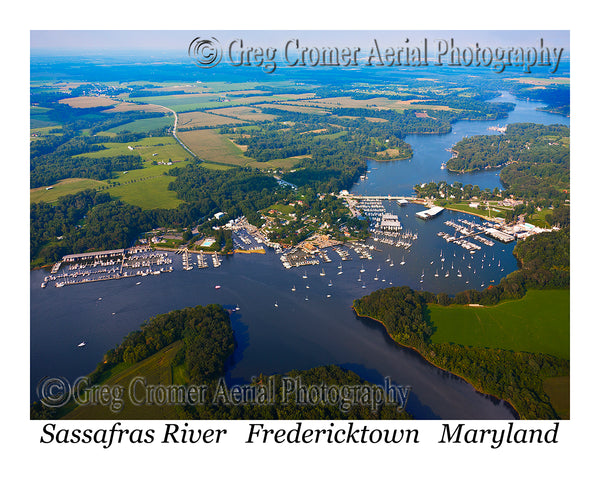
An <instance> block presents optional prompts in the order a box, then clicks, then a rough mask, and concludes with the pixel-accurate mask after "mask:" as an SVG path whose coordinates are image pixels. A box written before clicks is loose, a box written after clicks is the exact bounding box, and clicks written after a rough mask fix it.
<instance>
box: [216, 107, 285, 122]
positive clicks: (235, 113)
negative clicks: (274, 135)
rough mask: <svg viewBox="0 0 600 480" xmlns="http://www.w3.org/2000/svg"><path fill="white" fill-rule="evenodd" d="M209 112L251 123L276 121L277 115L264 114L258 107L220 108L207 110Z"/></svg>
mask: <svg viewBox="0 0 600 480" xmlns="http://www.w3.org/2000/svg"><path fill="white" fill-rule="evenodd" d="M207 112H209V113H214V114H217V115H218V114H221V115H227V116H230V117H236V118H239V119H240V120H247V121H249V122H263V121H265V120H274V119H275V118H276V116H275V115H270V114H267V113H262V110H260V108H256V107H228V108H219V109H217V110H207Z"/></svg>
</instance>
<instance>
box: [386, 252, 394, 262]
mask: <svg viewBox="0 0 600 480" xmlns="http://www.w3.org/2000/svg"><path fill="white" fill-rule="evenodd" d="M391 259H392V257H391V256H390V255H389V254H388V258H386V259H385V261H386V262H389V261H390V260H391Z"/></svg>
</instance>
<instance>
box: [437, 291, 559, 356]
mask: <svg viewBox="0 0 600 480" xmlns="http://www.w3.org/2000/svg"><path fill="white" fill-rule="evenodd" d="M569 303H570V291H569V290H530V291H528V292H527V294H526V295H525V296H524V297H523V298H521V299H519V300H507V301H504V302H501V303H499V304H498V305H494V306H480V307H470V306H466V305H450V306H447V307H444V306H440V305H430V306H429V310H430V312H431V321H432V322H433V324H434V326H435V333H434V334H433V336H432V338H431V339H432V341H433V342H434V343H457V344H460V345H466V346H477V347H490V348H502V349H505V350H513V351H522V352H533V353H547V354H550V355H555V356H557V357H560V358H567V359H568V358H569Z"/></svg>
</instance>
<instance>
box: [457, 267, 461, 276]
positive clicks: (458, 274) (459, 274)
mask: <svg viewBox="0 0 600 480" xmlns="http://www.w3.org/2000/svg"><path fill="white" fill-rule="evenodd" d="M456 276H457V277H459V278H460V277H462V273H460V268H459V269H458V273H457V274H456Z"/></svg>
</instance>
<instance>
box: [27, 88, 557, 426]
mask: <svg viewBox="0 0 600 480" xmlns="http://www.w3.org/2000/svg"><path fill="white" fill-rule="evenodd" d="M501 99H502V100H511V101H513V100H512V99H511V98H510V97H507V96H506V95H505V96H504V97H502V98H501ZM516 103H517V109H516V110H515V112H513V113H512V114H511V116H510V117H509V119H508V120H506V121H507V122H514V121H536V122H542V123H568V120H567V119H564V118H562V117H559V116H555V115H549V114H546V113H542V112H538V111H536V110H535V107H537V106H539V105H540V104H533V103H528V102H518V101H517V102H516ZM497 123H498V122H495V123H492V125H495V124H497ZM505 123H506V122H504V121H503V122H501V124H502V125H503V124H505ZM489 125H490V124H489V123H486V122H460V123H459V124H457V125H456V126H455V131H456V132H457V133H456V134H454V133H451V134H448V135H441V136H422V137H418V136H416V137H410V138H409V139H407V141H409V143H411V144H412V145H413V149H414V151H415V156H414V158H413V159H412V160H411V161H405V162H391V163H385V164H383V163H382V164H377V163H374V162H373V163H372V164H371V165H370V168H371V170H372V172H371V174H369V179H368V181H366V182H364V183H361V184H359V185H357V186H356V187H355V188H354V189H353V190H352V191H353V193H371V194H373V193H378V194H382V193H385V194H388V193H390V194H410V193H411V188H412V185H413V184H414V183H417V182H423V181H429V180H439V179H443V178H446V177H447V176H448V173H447V172H446V171H441V170H440V169H439V166H440V164H441V162H442V161H445V160H446V159H447V157H448V155H449V154H448V153H447V152H445V151H444V149H445V148H447V147H448V146H450V145H452V144H453V143H455V142H456V141H457V140H458V139H459V138H461V137H462V136H464V135H466V134H469V135H473V134H478V133H490V132H489V131H488V130H487V127H488V126H489ZM475 177H476V178H475ZM457 178H460V181H462V182H463V183H469V182H471V183H478V184H479V185H481V186H484V187H486V186H489V187H494V186H497V182H498V180H497V178H498V177H497V176H495V174H494V173H489V172H486V173H482V174H474V175H470V176H469V178H470V180H468V181H467V180H466V176H464V175H463V176H460V177H457ZM385 204H386V207H387V208H388V210H390V211H395V212H396V213H397V214H398V215H399V217H400V220H401V222H402V223H403V226H404V228H405V229H406V230H410V231H411V232H416V233H417V234H418V238H417V240H415V241H414V244H413V246H412V247H411V248H410V250H409V251H407V250H404V249H398V248H393V247H388V246H387V245H383V244H380V243H373V242H371V241H369V243H372V244H373V245H374V247H375V248H376V249H377V250H373V259H372V260H366V261H363V260H360V259H358V256H357V255H356V254H355V253H354V252H352V257H353V259H352V260H349V261H346V262H343V269H342V270H343V274H342V275H338V271H339V269H338V266H339V265H340V263H342V262H341V261H340V259H339V257H338V256H337V254H335V253H334V252H330V253H329V255H330V257H331V259H332V260H333V261H332V263H328V264H321V265H318V266H312V267H307V268H299V269H298V268H296V269H291V270H286V269H284V268H283V266H282V264H281V261H280V259H279V257H278V256H277V255H276V254H274V253H273V252H268V253H267V254H266V255H258V254H253V255H242V254H238V255H234V256H231V257H229V258H227V259H225V261H224V262H223V265H222V266H221V267H220V268H218V269H215V268H213V267H209V268H207V269H203V270H199V269H197V268H194V270H192V271H183V270H182V263H181V262H182V261H181V257H179V256H176V255H172V257H173V259H174V263H173V265H174V268H175V271H174V272H172V273H166V274H162V275H159V276H149V277H143V278H142V280H141V284H140V285H136V283H137V282H138V281H140V277H138V278H130V279H122V280H113V281H104V282H95V283H89V284H83V285H74V286H67V287H64V288H54V287H53V286H49V287H48V288H45V289H41V288H40V284H41V282H42V279H43V277H44V276H45V275H47V272H44V271H41V270H36V271H32V272H31V275H30V277H31V284H30V294H31V398H32V399H33V400H35V399H37V398H36V394H35V389H36V385H37V384H38V382H39V381H40V380H41V379H42V378H44V377H46V376H48V377H58V376H60V377H63V376H64V377H66V378H68V379H70V380H74V379H75V378H76V377H78V376H80V375H85V374H86V373H88V372H90V371H91V370H93V369H94V368H95V366H96V365H97V364H98V363H99V362H100V361H102V356H103V354H104V353H105V352H106V351H107V350H108V349H110V348H114V347H115V346H116V345H117V344H119V343H120V342H121V340H122V339H123V337H124V336H125V335H127V334H128V333H129V332H131V331H132V330H135V329H137V328H139V327H140V325H141V324H142V323H143V322H144V321H146V320H147V319H148V318H150V317H152V316H154V315H157V314H159V313H165V312H168V311H170V310H173V309H177V308H183V307H186V306H192V305H197V304H208V303H219V304H223V305H226V306H235V305H237V306H239V307H240V310H239V311H238V312H236V313H234V314H233V315H232V325H233V328H234V331H235V337H236V342H237V349H236V352H235V354H234V358H233V364H232V366H231V368H230V369H229V371H228V372H227V379H228V381H229V382H230V383H246V382H248V381H249V380H250V379H251V378H252V377H254V376H256V375H258V374H260V373H263V374H267V375H268V374H273V373H285V372H287V371H289V370H291V369H306V368H310V367H314V366H317V365H325V364H332V363H333V364H338V365H341V366H343V367H346V368H349V369H351V370H353V371H355V372H356V373H358V374H359V375H361V376H363V377H364V378H365V379H367V380H370V381H373V382H376V383H381V382H383V378H384V377H390V378H391V379H392V381H393V382H395V383H397V384H402V385H411V386H412V393H411V396H410V397H409V401H408V405H407V409H408V411H409V412H410V413H411V414H413V415H414V416H415V417H416V418H419V419H434V418H442V419H509V418H514V416H515V415H514V412H513V411H512V409H511V408H510V407H509V406H508V405H507V404H506V403H504V402H498V401H497V400H495V399H493V398H490V397H488V396H485V395H482V394H479V393H478V392H476V391H475V390H474V389H473V387H472V386H471V385H469V384H468V383H466V382H465V381H463V380H461V379H459V378H457V377H455V376H453V375H450V374H448V373H446V372H443V371H441V370H439V369H437V368H435V367H433V366H431V365H430V364H428V363H427V362H425V361H424V360H423V359H422V358H421V357H420V356H419V355H417V354H416V353H414V352H412V351H410V350H407V349H404V348H401V347H399V346H397V345H396V344H395V343H394V342H393V341H392V340H391V339H390V338H389V337H388V336H387V334H386V333H385V331H384V330H383V328H382V327H381V325H379V324H377V323H375V322H371V321H366V320H362V319H359V318H357V317H356V316H355V314H354V313H353V311H352V310H351V308H350V307H351V305H352V301H353V299H355V298H359V297H361V296H363V295H366V294H368V293H369V292H372V291H374V290H376V289H379V288H384V287H388V286H390V285H396V286H400V285H409V286H411V287H412V288H415V289H424V290H428V291H431V292H440V291H445V292H448V293H451V294H452V293H456V292H458V291H461V290H465V289H467V288H481V287H480V286H481V284H482V283H483V284H484V286H487V285H492V284H494V283H497V282H498V281H499V280H500V279H501V278H502V277H503V276H505V275H507V274H508V273H510V272H511V271H514V270H515V269H516V268H517V265H516V261H515V259H514V257H513V256H512V249H513V247H514V245H513V244H508V245H504V244H500V243H496V244H495V245H494V246H493V247H485V246H483V247H482V250H481V251H479V252H477V253H476V254H475V255H473V256H471V255H470V254H469V253H468V252H467V251H466V250H464V249H462V248H460V247H458V246H454V245H452V246H449V245H448V244H447V243H446V242H445V241H444V240H443V239H441V238H440V237H438V236H437V232H438V231H447V232H449V233H452V230H451V229H450V228H449V227H447V226H445V225H444V221H445V220H454V221H457V220H458V219H459V218H468V219H469V220H472V221H479V220H477V219H476V218H475V217H472V216H468V215H466V214H460V213H457V212H451V211H448V210H446V211H444V212H443V213H442V214H441V215H440V216H439V217H437V218H435V219H433V220H430V221H427V222H425V221H421V220H419V219H417V218H416V217H415V215H414V213H415V212H416V211H418V210H420V209H421V207H418V206H416V205H409V206H406V207H399V206H398V205H397V204H395V203H393V202H385ZM463 254H464V255H465V258H464V260H463ZM484 254H485V258H484ZM440 255H442V256H443V257H444V258H445V262H441V256H440ZM389 257H391V258H392V259H393V262H394V266H390V263H391V262H387V261H386V260H387V259H388V258H389ZM492 257H493V260H492ZM194 258H195V257H194ZM403 258H404V260H405V262H406V263H405V265H403V266H401V265H400V262H401V260H402V259H403ZM498 262H500V265H501V266H500V267H498ZM450 264H452V266H453V267H454V268H451V269H450V271H451V273H452V274H451V276H450V277H448V278H446V277H444V276H443V275H442V274H441V272H443V271H445V270H447V269H448V267H449V266H450ZM469 266H471V268H469ZM361 267H364V269H365V272H364V273H360V271H359V270H360V269H361ZM378 267H381V270H380V271H379V272H377V268H378ZM442 267H444V268H445V270H442ZM321 268H323V269H324V270H325V272H326V276H324V277H322V276H320V275H319V272H321ZM459 269H460V271H461V273H462V277H458V276H457V272H458V270H459ZM436 270H438V271H439V272H440V275H439V277H435V276H434V274H435V272H436ZM305 272H306V274H307V275H308V278H307V279H306V280H305V279H303V278H302V275H303V274H304V273H305ZM359 275H360V278H361V281H360V282H359V281H358V278H359ZM422 275H423V276H422ZM376 276H377V278H378V280H375V277H376ZM421 278H423V282H422V283H421V282H420V280H421ZM330 279H331V280H332V282H333V286H332V287H328V286H327V285H328V282H329V280H330ZM383 280H385V282H384V281H383ZM467 281H468V282H469V283H467ZM363 284H364V286H365V288H362V285H363ZM215 285H221V286H222V288H221V289H219V290H216V289H215V288H214V287H215ZM306 285H308V286H309V287H310V288H306ZM292 286H295V287H296V291H295V292H292ZM327 294H330V295H331V297H330V298H328V297H327V296H326V295H327ZM307 298H308V300H307ZM275 303H277V305H278V307H276V306H275ZM81 341H86V342H87V345H86V347H85V348H77V345H78V344H79V343H80V342H81Z"/></svg>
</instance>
